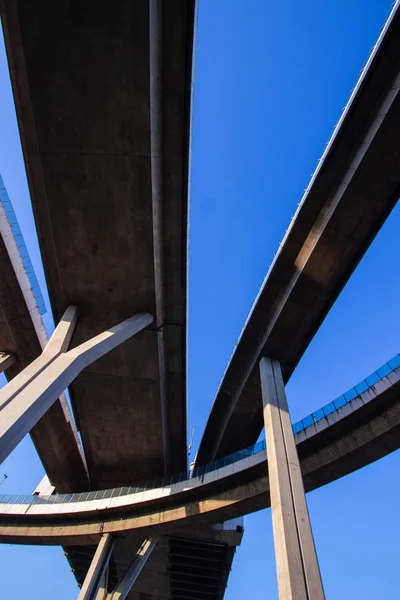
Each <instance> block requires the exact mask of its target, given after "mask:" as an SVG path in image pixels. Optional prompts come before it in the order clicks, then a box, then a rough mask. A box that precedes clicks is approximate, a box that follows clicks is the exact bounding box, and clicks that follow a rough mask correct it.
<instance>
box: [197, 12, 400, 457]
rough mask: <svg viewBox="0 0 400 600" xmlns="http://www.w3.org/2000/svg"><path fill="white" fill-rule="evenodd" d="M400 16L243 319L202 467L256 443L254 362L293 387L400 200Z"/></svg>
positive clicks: (394, 16) (258, 419)
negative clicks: (270, 362)
mask: <svg viewBox="0 0 400 600" xmlns="http://www.w3.org/2000/svg"><path fill="white" fill-rule="evenodd" d="M399 64H400V10H399V3H398V2H396V4H395V6H394V8H393V11H392V13H391V16H390V18H389V20H388V21H387V23H386V25H385V27H384V28H383V31H382V33H381V35H380V37H379V40H378V42H377V44H376V46H375V47H374V49H373V51H372V53H371V56H370V58H369V60H368V62H367V64H366V66H365V68H364V70H363V72H362V74H361V77H360V79H359V81H358V83H357V85H356V87H355V89H354V91H353V93H352V95H351V97H350V100H349V102H348V104H347V106H346V107H345V109H344V111H343V114H342V116H341V118H340V120H339V122H338V124H337V126H336V128H335V131H334V133H333V135H332V138H331V139H330V141H329V143H328V145H327V147H326V150H325V152H324V154H323V156H322V158H321V160H320V161H319V164H318V167H317V169H316V171H315V173H314V175H313V177H312V179H311V182H310V184H309V186H308V188H307V189H306V191H305V194H304V196H303V199H302V201H301V204H300V206H299V208H298V210H297V212H296V214H295V216H294V217H293V220H292V223H291V225H290V227H289V229H288V231H287V233H286V235H285V237H284V239H283V241H282V244H281V246H280V248H279V251H278V253H277V254H276V256H275V259H274V261H273V264H272V266H271V268H270V270H269V272H268V274H267V276H266V279H265V280H264V283H263V285H262V287H261V290H260V292H259V294H258V297H257V299H256V301H255V303H254V305H253V307H252V309H251V312H250V314H249V316H248V318H247V321H246V324H245V326H244V329H243V331H242V333H241V335H240V338H239V341H238V343H237V345H236V348H235V350H234V352H233V354H232V356H231V359H230V361H229V364H228V366H227V368H226V371H225V373H224V376H223V379H222V381H221V383H220V386H219V389H218V392H217V395H216V398H215V401H214V404H213V407H212V410H211V414H210V416H209V419H208V422H207V425H206V428H205V431H204V434H203V438H202V440H201V444H200V449H199V452H198V456H197V464H205V463H207V462H209V461H211V460H213V459H214V458H218V457H221V456H226V455H227V454H230V453H232V452H235V451H236V450H239V449H240V448H244V447H246V446H249V445H250V444H253V443H254V442H255V441H256V440H257V438H258V436H259V434H260V432H261V430H262V427H263V419H262V402H261V389H260V383H259V373H258V362H259V359H260V357H262V356H268V357H271V358H274V359H276V360H278V361H279V362H280V364H281V367H282V372H283V377H284V381H285V382H287V381H288V380H289V378H290V376H291V374H292V373H293V371H294V369H295V368H296V366H297V364H298V362H299V361H300V359H301V357H302V356H303V354H304V352H305V350H306V348H307V346H308V344H309V343H310V341H311V340H312V339H313V337H314V335H315V334H316V332H317V331H318V329H319V327H320V325H321V323H322V322H323V320H324V318H325V317H326V315H327V313H328V312H329V310H330V308H331V307H332V305H333V303H334V302H335V300H336V298H337V297H338V295H339V294H340V292H341V290H342V289H343V287H344V286H345V285H346V283H347V281H348V280H349V278H350V276H351V274H352V273H353V271H354V269H355V268H356V266H357V265H358V263H359V262H360V260H361V258H362V257H363V256H364V254H365V252H366V251H367V249H368V247H369V246H370V244H371V242H372V241H373V239H374V237H375V236H376V234H377V233H378V231H379V229H380V228H381V226H382V225H383V223H384V222H385V219H387V217H388V216H389V215H390V211H391V210H392V208H393V207H394V205H395V204H396V202H397V199H398V197H399V195H400V171H399V169H398V168H397V165H398V164H399V161H400V138H399V136H398V128H399V123H400V94H399V90H400V70H399Z"/></svg>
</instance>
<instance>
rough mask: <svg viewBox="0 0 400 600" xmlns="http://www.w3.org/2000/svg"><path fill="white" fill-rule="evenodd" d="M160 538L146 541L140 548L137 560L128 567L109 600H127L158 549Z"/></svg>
mask: <svg viewBox="0 0 400 600" xmlns="http://www.w3.org/2000/svg"><path fill="white" fill-rule="evenodd" d="M157 542H158V537H156V536H154V537H152V538H148V539H146V540H145V541H144V542H143V544H142V545H141V546H140V548H139V550H138V551H137V553H136V556H135V558H134V559H133V561H132V563H131V564H130V566H129V567H128V570H127V571H126V573H125V575H124V577H123V578H122V579H121V581H120V582H119V584H118V585H117V587H116V588H115V589H114V591H113V592H112V593H111V594H110V595H109V600H125V598H126V597H127V596H128V594H129V592H130V591H131V589H132V586H133V584H134V583H135V581H136V579H137V578H138V577H139V575H140V573H141V571H142V569H143V567H144V565H145V564H146V562H147V561H148V559H149V557H150V555H151V553H152V552H153V550H154V548H155V547H156V545H157Z"/></svg>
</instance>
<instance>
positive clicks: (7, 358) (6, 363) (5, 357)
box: [0, 352, 15, 373]
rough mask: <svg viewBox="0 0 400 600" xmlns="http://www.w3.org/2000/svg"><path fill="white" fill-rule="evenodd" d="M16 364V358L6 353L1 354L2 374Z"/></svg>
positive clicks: (0, 369)
mask: <svg viewBox="0 0 400 600" xmlns="http://www.w3.org/2000/svg"><path fill="white" fill-rule="evenodd" d="M14 363H15V356H13V355H12V354H7V353H6V352H0V373H4V371H5V370H6V369H8V368H9V367H11V365H13V364H14Z"/></svg>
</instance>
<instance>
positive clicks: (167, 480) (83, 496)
mask: <svg viewBox="0 0 400 600" xmlns="http://www.w3.org/2000/svg"><path fill="white" fill-rule="evenodd" d="M399 367H400V354H396V356H395V357H393V358H392V359H391V360H389V361H388V362H387V363H385V364H384V365H383V366H382V367H380V368H379V369H377V370H376V371H374V372H373V373H372V374H371V375H369V376H368V377H366V378H365V379H363V380H362V381H361V382H360V383H358V384H357V385H355V386H354V387H352V388H351V389H350V390H348V391H347V392H345V393H344V394H342V395H341V396H339V397H338V398H336V399H335V400H333V401H332V402H329V403H328V404H326V405H325V406H323V407H322V408H320V409H318V410H317V411H315V412H313V413H311V414H310V415H308V416H307V417H306V418H305V419H302V420H301V421H298V422H297V423H294V425H293V432H294V433H295V434H296V433H299V432H300V431H303V430H304V429H306V428H307V427H309V426H310V425H313V424H315V423H317V422H318V421H320V420H321V419H324V418H325V417H327V416H328V415H330V414H332V413H333V412H335V411H336V410H338V409H339V408H341V407H342V406H344V405H345V404H347V403H349V402H351V401H352V400H354V399H355V398H357V396H359V395H360V394H362V393H364V392H366V391H367V390H368V389H370V388H373V387H374V386H375V385H376V384H377V383H378V382H379V381H381V380H382V379H383V378H384V377H386V376H387V375H389V374H390V373H392V372H393V371H394V370H395V369H397V368H399ZM265 450H266V443H265V440H261V441H259V442H257V443H256V444H253V445H252V446H249V447H248V448H244V449H243V450H240V451H238V452H234V453H233V454H230V455H229V456H225V457H224V458H219V459H218V460H215V461H213V462H211V463H208V464H207V465H202V466H200V467H196V468H194V469H193V470H189V471H183V472H182V473H178V474H177V475H172V476H171V477H164V478H163V479H156V480H151V481H145V482H143V483H140V484H138V485H135V486H124V487H119V488H112V489H108V490H99V491H95V492H83V493H75V494H53V495H51V496H37V495H36V496H35V495H33V496H32V495H31V494H30V495H18V494H3V495H0V504H57V503H67V502H87V501H89V500H103V499H104V498H117V497H119V496H125V495H128V494H136V493H138V492H145V491H147V490H152V489H156V488H163V487H169V486H172V485H174V484H176V483H180V482H182V481H186V480H190V479H192V478H196V477H201V476H203V475H206V474H207V473H210V472H211V471H216V470H217V469H221V468H223V467H227V466H228V465H231V464H232V463H235V462H238V461H239V460H243V459H244V458H248V457H250V456H253V455H254V454H258V453H259V452H263V451H265Z"/></svg>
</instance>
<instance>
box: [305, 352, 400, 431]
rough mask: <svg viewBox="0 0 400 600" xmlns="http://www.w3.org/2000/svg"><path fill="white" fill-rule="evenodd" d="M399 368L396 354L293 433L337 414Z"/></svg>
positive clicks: (311, 415)
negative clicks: (336, 411)
mask: <svg viewBox="0 0 400 600" xmlns="http://www.w3.org/2000/svg"><path fill="white" fill-rule="evenodd" d="M398 367H400V354H396V356H394V357H393V358H392V359H391V360H389V361H388V362H387V363H385V364H384V365H382V367H380V368H379V369H377V370H376V371H374V372H373V373H371V375H369V376H368V377H366V378H365V379H363V380H362V381H360V383H358V384H357V385H355V386H354V387H352V388H350V389H349V390H348V391H347V392H345V393H344V394H342V395H341V396H339V397H338V398H335V400H333V401H332V402H328V404H325V406H323V407H322V408H319V409H318V410H316V411H315V412H312V413H311V414H310V415H308V416H307V417H306V418H305V419H302V420H301V421H297V423H294V425H293V432H294V433H299V432H300V431H303V430H304V429H306V428H307V427H310V425H313V424H314V423H317V422H318V421H321V419H324V418H325V417H327V416H328V415H330V414H332V413H333V412H335V410H338V409H339V408H341V407H342V406H344V405H345V404H348V403H349V402H351V401H352V400H354V399H355V398H357V396H359V395H360V394H363V393H364V392H366V391H367V390H368V389H370V388H373V387H374V386H375V385H376V384H377V383H378V382H379V381H381V380H382V379H383V378H384V377H387V375H389V374H390V373H392V372H393V371H395V370H396V369H397V368H398Z"/></svg>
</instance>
